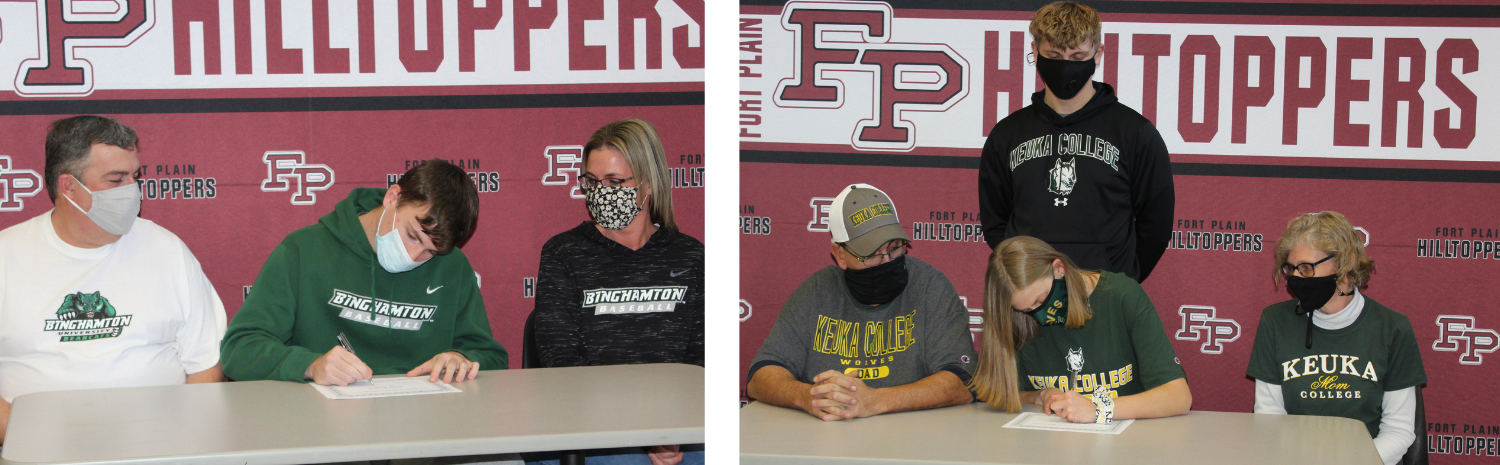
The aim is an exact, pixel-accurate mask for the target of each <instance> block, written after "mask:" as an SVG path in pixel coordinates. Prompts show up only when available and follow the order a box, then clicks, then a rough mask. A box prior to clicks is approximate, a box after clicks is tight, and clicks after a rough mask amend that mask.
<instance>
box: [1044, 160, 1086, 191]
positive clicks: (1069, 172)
mask: <svg viewBox="0 0 1500 465" xmlns="http://www.w3.org/2000/svg"><path fill="white" fill-rule="evenodd" d="M1077 161H1078V159H1077V158H1073V159H1069V160H1068V161H1066V162H1064V161H1062V158H1058V159H1057V163H1055V164H1053V165H1052V169H1051V170H1049V171H1047V174H1048V175H1050V177H1051V179H1050V180H1048V182H1047V192H1051V193H1053V194H1057V195H1068V194H1071V193H1073V185H1075V184H1078V171H1077V170H1076V168H1075V166H1076V162H1077Z"/></svg>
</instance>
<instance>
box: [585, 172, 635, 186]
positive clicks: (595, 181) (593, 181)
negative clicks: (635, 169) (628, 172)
mask: <svg viewBox="0 0 1500 465" xmlns="http://www.w3.org/2000/svg"><path fill="white" fill-rule="evenodd" d="M631 179H635V176H631V177H628V178H624V179H615V178H610V179H599V178H596V177H594V176H592V175H584V176H583V177H581V178H579V180H581V181H583V187H584V188H585V189H593V188H595V187H599V186H600V185H606V186H609V187H620V186H621V185H623V184H625V183H626V182H627V181H630V180H631Z"/></svg>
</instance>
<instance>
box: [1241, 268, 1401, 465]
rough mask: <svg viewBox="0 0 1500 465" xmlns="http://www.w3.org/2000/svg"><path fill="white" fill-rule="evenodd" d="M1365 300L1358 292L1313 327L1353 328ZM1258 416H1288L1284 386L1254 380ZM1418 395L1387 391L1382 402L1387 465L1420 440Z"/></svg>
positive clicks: (1379, 442)
mask: <svg viewBox="0 0 1500 465" xmlns="http://www.w3.org/2000/svg"><path fill="white" fill-rule="evenodd" d="M1364 307H1365V296H1364V295H1362V294H1360V293H1359V292H1358V290H1356V291H1355V294H1354V299H1353V300H1351V301H1350V302H1349V305H1348V306H1345V307H1344V310H1342V311H1340V312H1338V313H1334V314H1332V315H1327V314H1324V313H1323V312H1314V313H1313V324H1315V325H1317V326H1318V327H1319V328H1322V329H1341V328H1345V327H1348V326H1349V325H1351V324H1354V320H1355V319H1356V318H1359V314H1360V312H1362V311H1364ZM1255 413H1267V414H1281V415H1285V414H1286V401H1285V399H1283V398H1282V397H1281V385H1279V384H1271V383H1267V382H1265V381H1261V380H1255ZM1416 419H1417V391H1416V388H1415V387H1409V388H1406V389H1399V390H1395V391H1387V392H1386V393H1385V395H1383V396H1382V397H1381V399H1380V433H1379V434H1377V435H1375V449H1376V450H1377V451H1379V452H1380V460H1381V461H1383V462H1385V465H1395V464H1396V463H1397V462H1400V461H1401V456H1403V455H1405V454H1406V450H1407V449H1408V448H1410V447H1411V443H1412V441H1415V440H1416V439H1417V435H1416Z"/></svg>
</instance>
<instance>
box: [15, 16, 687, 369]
mask: <svg viewBox="0 0 1500 465" xmlns="http://www.w3.org/2000/svg"><path fill="white" fill-rule="evenodd" d="M89 3H90V2H77V3H74V7H73V8H65V9H60V8H58V7H57V5H58V2H55V1H46V2H43V1H37V2H5V1H0V70H12V71H14V73H15V74H14V75H13V77H14V79H5V80H0V81H3V82H5V83H6V85H3V86H0V87H3V89H0V188H3V190H0V227H9V226H11V225H13V224H16V223H19V222H21V221H24V220H26V219H28V218H31V217H34V216H36V215H40V214H42V213H45V212H47V211H48V210H49V209H51V208H52V204H51V203H50V202H49V201H48V199H47V195H46V190H45V187H43V185H42V184H41V179H40V174H41V173H43V172H44V159H43V142H44V139H45V136H46V131H47V125H48V123H50V122H52V121H54V120H56V119H60V118H63V117H67V116H72V115H76V114H103V115H107V116H110V117H114V118H116V119H119V120H120V121H121V122H123V123H125V124H126V125H128V126H130V127H132V128H134V129H135V130H136V131H137V132H138V133H139V135H140V141H141V142H140V151H139V154H140V161H141V164H142V166H143V167H144V168H145V176H144V177H143V178H142V179H141V182H140V185H141V188H142V191H143V194H144V196H145V200H144V203H143V205H142V213H141V216H142V217H143V218H147V219H150V220H152V221H155V222H156V223H158V224H161V225H162V226H164V227H166V228H167V229H168V230H170V231H172V232H174V233H176V234H177V235H178V236H179V237H181V238H182V239H183V241H184V242H186V243H187V245H188V247H189V248H190V249H191V250H192V251H193V253H194V254H195V255H196V256H197V258H198V260H199V262H201V263H202V265H203V268H204V272H205V273H206V274H207V275H208V278H209V280H210V281H211V282H213V284H214V287H215V288H216V289H217V290H218V292H219V296H220V297H221V298H222V299H223V301H224V304H225V306H226V307H227V310H228V313H229V316H230V317H231V318H232V317H233V316H234V314H235V312H236V311H238V309H239V307H240V305H241V304H242V303H243V302H244V296H245V295H246V292H248V291H249V287H250V286H251V285H252V284H253V283H254V280H255V277H256V275H257V274H258V273H259V272H260V268H261V265H263V264H264V263H265V260H266V257H267V256H268V255H269V254H270V253H271V250H272V249H273V248H274V247H275V246H276V244H278V243H279V242H280V241H281V240H282V238H284V237H285V236H286V235H287V234H288V233H290V232H292V231H293V230H296V229H298V228H301V227H304V226H308V225H311V224H313V223H315V222H316V221H317V220H318V219H319V218H320V217H322V216H323V215H325V214H327V213H328V212H330V211H332V209H333V207H334V204H335V203H337V202H339V201H341V200H343V199H344V198H345V197H346V196H348V194H349V192H350V190H351V189H354V188H356V187H377V188H386V187H388V186H389V185H390V184H392V183H394V182H395V181H396V179H398V178H399V176H400V175H401V174H402V173H404V172H405V171H406V170H407V169H409V168H411V167H412V166H415V164H417V163H420V162H421V161H423V160H427V159H430V158H434V157H436V158H442V159H445V160H448V161H450V162H453V163H455V164H457V165H458V166H460V167H462V168H464V169H465V170H466V171H468V172H469V173H470V175H471V177H472V178H473V179H474V182H475V185H476V187H478V190H479V199H480V214H479V227H478V231H477V232H476V233H475V235H474V237H473V238H472V239H471V240H470V241H469V243H468V244H467V246H465V247H464V249H463V250H464V253H465V254H467V255H468V257H469V260H470V262H471V263H472V264H473V266H474V269H475V271H476V272H478V273H479V275H480V284H481V288H480V289H481V293H482V294H483V297H484V302H485V308H486V310H487V312H488V314H489V319H490V326H491V329H492V330H493V331H494V335H495V338H496V339H498V340H499V341H500V343H501V344H502V345H504V346H505V347H506V348H507V349H509V350H510V353H511V360H512V361H513V362H512V364H511V365H512V366H513V367H517V368H519V366H520V362H519V358H520V356H521V350H520V349H521V329H522V326H523V323H524V322H525V319H526V316H527V314H529V313H530V312H531V310H532V307H533V300H532V296H533V295H534V291H535V284H536V283H535V276H536V272H537V265H538V259H539V256H540V253H541V247H542V244H543V243H544V242H545V241H546V240H547V239H548V238H550V237H551V236H553V235H555V234H557V233H560V232H562V231H565V230H567V229H569V228H572V227H573V226H576V225H578V223H579V222H582V221H585V220H587V219H589V216H588V212H587V210H586V209H585V208H584V205H583V200H582V197H581V195H579V194H577V193H576V192H575V191H574V189H575V188H576V186H577V177H578V174H579V173H580V171H581V168H582V163H581V160H580V158H579V156H580V153H579V151H580V150H581V146H582V145H583V143H584V142H585V141H587V139H588V137H589V135H590V134H592V133H593V131H594V130H596V129H598V128H599V127H600V126H603V125H604V124H606V123H608V122H611V121H615V120H619V119H623V118H630V117H636V118H642V119H645V120H647V121H649V122H651V123H652V124H653V125H655V126H656V128H657V130H658V131H659V132H660V134H661V138H662V143H663V144H664V145H665V148H666V153H667V162H668V165H669V167H670V169H671V172H672V187H673V188H674V195H673V198H674V199H675V205H674V207H675V208H674V210H675V212H676V215H677V222H678V225H679V226H680V227H681V228H682V230H683V232H685V233H687V234H689V235H691V236H694V237H698V238H702V237H703V198H704V197H703V189H702V188H703V180H704V177H703V176H704V173H703V167H704V163H703V155H702V154H703V129H702V128H703V70H702V69H701V68H702V62H703V49H702V38H701V37H702V36H701V34H702V29H701V24H702V20H703V4H702V2H701V1H700V0H676V1H675V2H657V1H655V0H650V1H644V0H640V1H635V0H618V1H603V0H596V1H589V0H575V1H572V2H568V3H569V6H568V7H567V8H565V9H563V10H562V11H559V10H558V8H557V4H558V2H556V1H555V0H544V1H542V2H541V6H540V7H530V6H528V2H525V1H519V2H516V1H501V0H490V1H489V2H483V1H478V2H475V1H469V0H464V1H453V0H448V1H440V0H430V1H426V2H422V1H416V2H413V1H412V0H401V1H392V2H370V1H353V0H347V1H338V0H332V1H330V0H313V1H301V2H298V1H289V0H288V1H283V0H265V1H263V2H260V1H257V2H251V1H248V0H234V1H229V0H224V1H217V2H186V1H178V2H171V1H168V0H154V1H153V0H131V1H128V2H124V5H125V8H124V9H116V10H115V11H112V12H108V11H104V12H97V11H79V10H82V9H87V8H97V7H98V6H99V5H97V4H98V3H100V2H92V3H93V4H92V5H87V7H85V6H83V5H85V4H89ZM606 4H610V5H611V6H613V7H612V8H605V6H606ZM43 5H45V8H42V6H43ZM414 5H415V6H422V5H425V9H424V8H416V9H413V8H414ZM63 10H68V11H63ZM65 14H66V15H67V16H66V17H65V16H64V15H65ZM89 15H93V16H92V17H90V16H89ZM419 16H420V17H425V22H420V21H417V20H416V18H418V17H419ZM78 17H83V18H85V19H86V20H88V21H93V22H78V21H74V20H75V19H77V18H78ZM88 18H92V19H88ZM568 18H571V19H568ZM418 25H425V27H418ZM49 31H50V36H49V34H48V33H49ZM585 32H587V33H588V34H587V35H585ZM638 36H640V37H646V38H647V40H645V41H637V40H634V39H635V38H636V37H638ZM49 37H51V38H50V39H49ZM83 37H91V38H87V39H86V38H83Z"/></svg>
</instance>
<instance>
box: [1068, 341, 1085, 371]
mask: <svg viewBox="0 0 1500 465" xmlns="http://www.w3.org/2000/svg"><path fill="white" fill-rule="evenodd" d="M1068 371H1072V372H1074V373H1077V372H1079V371H1083V348H1082V347H1080V348H1078V350H1077V351H1074V350H1073V349H1068Z"/></svg>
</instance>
